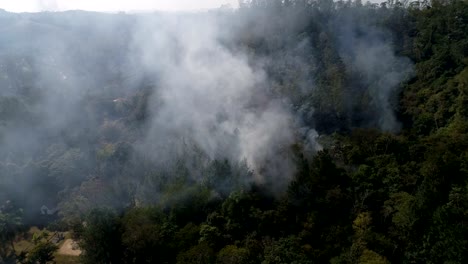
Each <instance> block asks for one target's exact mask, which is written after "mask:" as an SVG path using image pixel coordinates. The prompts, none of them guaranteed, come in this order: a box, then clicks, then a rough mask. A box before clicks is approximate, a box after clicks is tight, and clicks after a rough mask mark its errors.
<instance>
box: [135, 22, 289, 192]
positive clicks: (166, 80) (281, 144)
mask: <svg viewBox="0 0 468 264" xmlns="http://www.w3.org/2000/svg"><path fill="white" fill-rule="evenodd" d="M219 24H220V21H219V18H217V16H216V15H215V14H212V15H207V14H203V15H191V16H184V17H178V16H164V17H162V18H151V17H147V18H142V19H140V20H139V21H138V23H137V31H136V33H135V35H134V38H133V41H132V43H133V45H134V49H135V50H136V54H138V55H137V56H139V57H137V61H141V62H142V64H141V65H142V66H143V67H144V72H147V73H150V74H152V76H154V77H156V79H157V83H156V86H158V87H159V89H157V91H156V92H155V94H154V98H152V103H151V104H150V105H151V109H150V110H151V114H152V119H151V125H150V128H149V130H148V131H147V134H146V139H145V141H144V142H143V145H144V146H151V148H152V149H153V150H154V151H152V152H153V153H155V155H156V156H155V159H156V160H162V159H163V157H161V156H167V155H168V153H171V152H172V150H174V149H180V148H181V147H182V146H180V144H183V142H184V139H188V140H193V141H194V142H195V144H196V145H197V146H198V147H200V148H201V149H202V150H203V152H205V153H206V154H207V155H208V156H209V157H210V158H211V159H224V158H226V159H228V160H231V161H234V162H236V161H240V160H243V159H245V160H246V161H247V163H248V165H249V166H250V167H251V168H252V169H253V170H254V172H255V175H256V177H257V180H259V181H261V182H262V181H265V180H267V179H264V178H263V177H265V176H266V175H268V177H272V178H274V181H275V182H277V184H278V185H280V184H281V185H284V184H285V183H286V182H287V180H288V179H289V178H290V177H291V176H292V173H293V171H294V170H293V166H292V164H290V163H291V161H288V159H287V158H285V157H282V155H283V154H284V152H288V150H287V148H288V146H290V145H292V144H293V142H294V140H295V136H294V129H295V123H294V122H295V119H294V116H292V113H291V111H290V110H289V109H288V107H287V106H286V105H285V104H283V103H282V102H280V101H279V100H274V99H273V98H272V97H271V96H270V95H269V94H268V89H267V87H266V84H267V82H266V78H267V77H266V75H265V73H264V72H263V70H262V69H261V68H254V67H253V66H251V65H250V64H249V60H248V58H247V56H246V55H245V54H243V53H242V52H233V51H231V50H228V49H227V48H226V47H224V46H223V45H222V44H221V43H220V38H221V30H222V29H221V28H219V26H218V25H219ZM144 151H145V152H148V151H149V150H148V149H144ZM261 171H263V173H260V172H261ZM267 181H268V182H270V183H271V182H273V179H268V180H267Z"/></svg>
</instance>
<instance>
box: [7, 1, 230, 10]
mask: <svg viewBox="0 0 468 264" xmlns="http://www.w3.org/2000/svg"><path fill="white" fill-rule="evenodd" d="M237 2H238V1H237V0H0V8H2V9H5V10H7V11H10V12H38V11H63V10H76V9H80V10H90V11H104V12H106V11H107V12H115V11H151V10H165V11H188V10H200V9H207V8H217V7H220V6H222V5H225V4H230V5H231V6H233V7H235V6H237Z"/></svg>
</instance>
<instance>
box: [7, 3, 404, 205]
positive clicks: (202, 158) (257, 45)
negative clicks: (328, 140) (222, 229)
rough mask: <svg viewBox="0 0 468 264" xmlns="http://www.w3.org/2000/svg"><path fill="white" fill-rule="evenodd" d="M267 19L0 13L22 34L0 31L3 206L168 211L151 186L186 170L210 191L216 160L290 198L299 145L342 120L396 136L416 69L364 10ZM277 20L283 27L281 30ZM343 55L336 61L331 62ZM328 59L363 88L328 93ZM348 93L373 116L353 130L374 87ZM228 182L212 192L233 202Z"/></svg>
mask: <svg viewBox="0 0 468 264" xmlns="http://www.w3.org/2000/svg"><path fill="white" fill-rule="evenodd" d="M269 8H273V9H269ZM269 8H262V7H255V8H251V9H248V10H244V9H241V10H240V11H233V10H222V11H219V10H218V11H211V12H203V13H195V14H161V13H155V14H140V15H125V14H114V15H110V14H99V13H87V12H64V13H38V14H21V15H18V14H11V13H6V12H2V13H0V21H2V22H5V23H7V24H8V25H9V26H8V27H6V26H5V27H0V35H2V39H0V85H1V89H0V97H1V98H0V99H1V101H0V107H1V108H0V121H1V123H0V144H1V146H2V148H1V150H0V165H1V166H0V167H1V168H0V177H2V179H3V181H2V182H1V183H0V185H2V186H1V188H2V189H4V190H8V191H7V192H5V193H3V194H0V199H1V200H5V199H14V197H24V194H26V193H29V194H30V195H29V198H26V200H27V201H26V202H24V204H23V207H25V208H26V207H27V208H30V210H31V211H34V210H35V208H40V206H41V205H42V204H46V205H47V206H48V207H49V208H54V207H55V206H56V204H57V202H60V201H61V202H63V201H68V200H73V199H75V198H76V199H75V200H79V201H83V200H86V201H87V203H89V204H92V203H103V204H106V205H110V206H122V204H128V203H136V201H135V200H137V198H135V197H137V196H138V199H139V200H142V201H143V200H145V199H144V198H141V197H143V196H146V197H148V196H149V195H151V196H152V197H153V198H152V199H146V200H150V201H154V202H157V201H155V200H158V199H160V194H159V193H158V192H159V191H160V190H159V189H158V188H159V187H158V186H157V185H158V184H157V183H155V182H151V180H148V179H150V178H151V177H156V178H157V179H158V180H161V179H165V178H164V177H166V176H167V175H169V174H170V173H168V174H167V175H165V172H167V171H171V170H172V171H176V172H175V173H172V174H170V175H186V174H187V175H188V177H189V178H190V179H191V180H192V183H200V184H204V182H205V181H207V179H206V175H207V174H210V173H211V174H219V173H220V172H219V171H221V170H219V171H218V170H217V169H212V168H210V162H212V161H215V160H216V161H228V163H229V164H232V168H231V170H232V171H235V172H233V173H232V174H236V175H238V176H236V177H238V178H239V179H237V180H239V181H241V182H242V183H243V184H244V185H245V186H248V185H250V184H252V183H257V184H262V185H263V186H266V188H267V189H269V190H270V191H272V192H273V193H280V192H281V191H283V190H284V189H285V188H286V187H287V185H288V183H289V181H290V180H291V179H292V177H293V176H294V173H295V171H296V167H295V161H294V160H295V158H294V157H295V156H294V155H295V153H293V151H292V145H296V146H300V148H301V149H302V150H303V151H306V152H308V153H314V152H316V151H318V150H321V148H322V147H321V146H320V144H319V143H318V139H319V138H320V135H319V134H320V133H328V132H330V133H331V132H334V131H336V130H338V129H335V128H336V127H338V125H339V126H343V127H349V128H350V129H351V128H353V127H356V126H360V125H361V124H364V125H363V126H366V127H369V126H371V127H378V128H381V129H383V130H388V131H398V128H399V125H398V121H397V120H396V118H395V116H394V113H393V112H394V108H393V105H392V102H393V101H392V100H393V99H392V98H394V96H395V94H396V93H397V91H398V90H397V89H398V86H399V84H400V83H401V82H402V81H404V80H405V77H406V76H408V75H409V74H410V73H411V64H410V62H409V60H408V59H406V58H403V57H399V56H397V55H395V52H394V50H393V47H392V46H391V45H390V44H389V43H390V42H389V41H388V37H387V34H386V33H385V32H383V31H382V30H381V29H379V28H376V27H371V26H369V25H368V24H365V23H364V24H363V23H362V22H356V21H354V20H353V19H351V18H352V17H353V15H351V14H350V17H351V18H348V17H347V16H344V18H337V17H330V18H328V17H327V18H321V19H317V20H316V21H312V18H314V17H316V16H314V15H313V14H315V13H314V12H317V10H316V9H314V8H311V7H307V8H306V7H305V6H300V5H298V6H295V7H288V8H286V9H284V10H283V9H282V7H281V5H276V6H273V7H269ZM308 8H309V9H308ZM272 10H273V11H272ZM275 10H276V11H275ZM314 10H315V11H314ZM272 14H275V15H277V16H281V17H284V20H278V21H274V23H270V21H271V20H270V19H268V17H270V16H271V15H272ZM330 29H332V30H330ZM308 31H311V33H308V34H305V33H304V32H308ZM330 32H331V33H330ZM327 34H328V35H327ZM324 40H326V41H324ZM329 43H332V44H333V45H335V46H333V45H332V44H329ZM325 44H327V45H329V46H326V45H325ZM333 49H337V52H336V53H337V54H338V56H337V57H338V59H336V58H335V57H333V56H331V55H330V58H325V57H324V55H323V54H322V53H326V54H325V55H327V54H333V52H335V51H334V50H333ZM324 50H326V52H322V51H324ZM327 60H329V61H331V62H329V61H327ZM333 60H337V61H338V62H336V61H333ZM327 63H329V64H333V63H335V64H336V65H339V64H340V63H342V64H343V65H344V66H343V70H344V71H346V72H347V74H349V75H355V76H358V77H356V79H359V81H360V83H358V84H356V83H350V84H346V85H343V87H338V88H337V87H332V88H330V87H331V85H330V84H329V83H330V80H327V78H328V77H327V76H325V77H323V76H319V75H320V74H322V75H324V74H323V72H321V68H322V67H324V66H326V64H327ZM325 72H326V71H325ZM336 72H338V71H336ZM336 72H335V73H336ZM332 73H333V72H332ZM338 73H339V72H338ZM326 74H328V73H326ZM326 74H325V75H326ZM329 75H331V76H332V77H334V76H335V75H336V76H341V75H340V74H329ZM361 77H362V78H361ZM324 80H325V81H324ZM345 81H347V79H346V78H343V79H339V80H338V81H336V83H340V82H345ZM333 89H334V90H333ZM347 89H348V90H347ZM353 89H354V90H353ZM337 90H340V91H341V90H343V91H345V92H344V94H345V95H346V94H353V91H355V90H360V91H363V90H365V92H367V93H369V96H370V97H371V98H372V105H371V106H370V110H369V111H368V112H372V114H369V115H367V116H366V118H364V119H365V120H364V122H361V123H358V124H357V125H356V124H355V123H352V122H351V121H349V120H347V119H345V118H343V120H344V121H343V122H342V123H343V124H341V123H340V122H341V119H339V118H335V117H336V116H339V115H344V116H345V115H346V114H348V115H349V116H352V111H353V107H354V106H355V105H357V104H359V102H360V100H361V98H357V97H359V96H358V95H360V94H363V93H364V92H362V93H356V94H358V95H356V96H349V97H347V96H344V95H343V94H339V93H337V92H336V91H337ZM356 102H358V103H356ZM348 105H349V107H348ZM347 107H348V108H347ZM341 108H342V109H344V110H340V111H341V112H339V111H337V112H339V113H338V114H336V113H332V114H330V113H329V112H333V111H332V110H336V109H341ZM330 109H331V110H330ZM374 110H375V111H374ZM343 112H344V113H345V114H343ZM323 113H325V114H323ZM320 115H322V116H325V118H323V119H325V122H323V121H321V123H320V124H322V125H321V129H316V128H317V126H316V124H317V123H319V122H317V120H316V119H317V117H318V116H320ZM329 116H332V117H333V118H335V119H333V118H329ZM328 119H330V120H331V121H330V122H329V123H330V124H332V125H330V129H324V128H323V127H324V126H325V125H327V124H328V123H327V122H328V121H329V120H328ZM336 120H338V121H336ZM336 123H339V124H338V125H337V124H336ZM323 124H325V125H323ZM180 164H182V166H179V165H180ZM220 164H221V165H220ZM218 165H219V166H218ZM218 165H216V166H218V167H222V168H225V167H228V166H225V163H223V162H221V163H219V164H218ZM178 166H179V167H183V169H180V168H179V167H178ZM216 166H214V167H215V168H217V167H216ZM223 166H224V167H223ZM244 167H245V168H244ZM174 168H176V169H174ZM207 168H208V169H207ZM239 168H244V169H245V170H244V172H242V173H241V172H239V171H242V169H239ZM178 170H180V172H179V171H178ZM207 171H208V172H207ZM213 171H214V172H213ZM225 171H229V170H228V169H226V170H225ZM246 171H247V172H246ZM221 173H223V172H221ZM239 175H240V176H239ZM217 176H219V175H217ZM230 184H231V181H229V180H222V181H220V182H214V183H213V185H215V189H216V188H217V189H219V190H225V192H227V193H228V192H229V191H230V190H231V189H230V188H229V187H227V186H228V185H230ZM96 189H102V190H104V191H101V192H96V191H93V190H96ZM50 190H54V191H53V194H52V195H51V194H50ZM11 197H13V198H11ZM77 197H78V198H79V199H78V198H77ZM23 199H24V198H23ZM80 206H81V205H77V207H80ZM63 207H64V206H63ZM77 210H78V209H77ZM80 210H81V209H80ZM83 210H84V209H83Z"/></svg>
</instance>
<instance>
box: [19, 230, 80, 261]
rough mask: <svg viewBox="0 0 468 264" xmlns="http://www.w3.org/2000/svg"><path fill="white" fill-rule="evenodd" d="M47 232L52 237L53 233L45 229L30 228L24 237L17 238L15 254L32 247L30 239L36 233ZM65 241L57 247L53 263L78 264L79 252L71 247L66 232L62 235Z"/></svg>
mask: <svg viewBox="0 0 468 264" xmlns="http://www.w3.org/2000/svg"><path fill="white" fill-rule="evenodd" d="M42 232H48V233H49V234H50V236H52V235H53V232H50V231H48V230H46V229H44V230H40V229H39V228H37V227H31V228H30V229H29V230H28V232H26V234H24V236H22V237H21V238H19V239H18V240H17V241H16V242H15V243H14V246H15V250H16V252H17V253H20V252H22V251H28V250H30V249H31V248H32V247H33V244H32V242H31V240H32V237H33V235H34V234H36V233H42ZM64 237H65V239H64V240H62V241H60V242H59V243H58V244H57V246H58V247H59V250H58V251H57V252H56V253H55V254H54V256H55V263H56V264H68V263H70V264H75V263H76V264H78V263H80V262H79V255H80V254H81V251H80V250H79V249H74V248H73V247H72V244H73V240H72V239H71V238H70V234H69V233H68V232H66V233H64Z"/></svg>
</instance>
